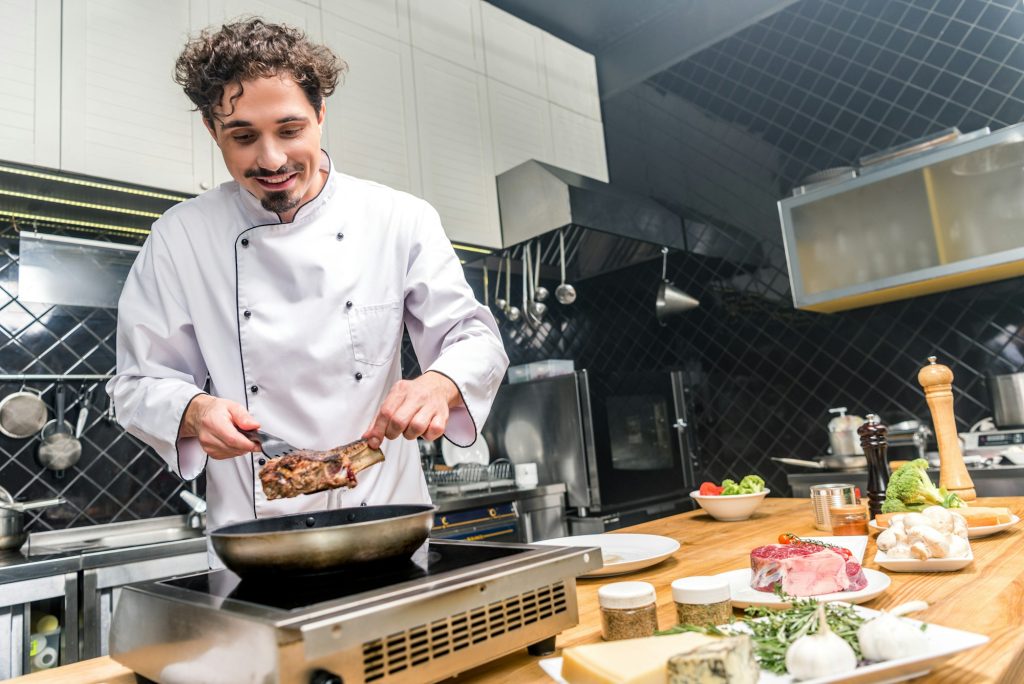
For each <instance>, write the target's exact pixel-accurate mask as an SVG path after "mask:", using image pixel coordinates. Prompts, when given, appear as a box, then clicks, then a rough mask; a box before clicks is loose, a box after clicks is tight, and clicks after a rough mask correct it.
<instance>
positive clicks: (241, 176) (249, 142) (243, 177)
mask: <svg viewBox="0 0 1024 684" xmlns="http://www.w3.org/2000/svg"><path fill="white" fill-rule="evenodd" d="M240 88H241V90H242V96H241V97H239V98H238V99H236V100H234V102H232V101H231V98H232V97H234V95H235V94H237V93H238V91H239V89H240ZM226 112H228V113H227V114H225V113H226ZM213 114H214V122H213V129H212V130H211V131H210V132H211V134H212V135H213V139H214V140H215V141H216V142H217V145H218V146H219V147H220V150H221V153H222V154H223V155H224V163H225V165H227V167H228V172H229V173H230V174H231V177H232V178H234V179H235V180H236V181H238V183H239V184H241V185H242V187H244V188H245V189H246V190H248V191H249V192H251V193H252V194H253V195H254V196H255V197H257V198H258V199H259V200H260V203H261V204H262V205H263V208H264V209H266V210H267V211H272V212H274V213H276V214H280V215H281V220H283V221H290V220H292V218H294V216H295V211H296V209H298V207H299V206H300V205H301V204H303V203H304V202H306V201H308V200H310V199H312V198H313V197H314V196H316V194H317V193H318V192H320V189H321V188H322V187H323V184H324V177H323V176H322V175H321V173H320V125H321V124H322V123H323V117H324V107H323V106H321V108H320V111H319V112H317V111H316V110H314V109H313V106H312V105H311V104H310V103H309V99H308V98H307V97H306V94H305V93H304V92H303V91H302V88H300V87H299V86H298V84H297V83H296V82H295V81H294V80H292V78H291V77H290V76H287V75H284V76H280V77H279V76H271V77H269V78H259V79H255V80H251V81H243V82H242V84H241V86H239V85H238V84H230V85H228V86H226V87H225V88H224V97H223V99H222V100H221V103H220V104H219V105H218V106H217V107H215V108H214V109H213ZM209 127H210V125H209V123H207V128H209Z"/></svg>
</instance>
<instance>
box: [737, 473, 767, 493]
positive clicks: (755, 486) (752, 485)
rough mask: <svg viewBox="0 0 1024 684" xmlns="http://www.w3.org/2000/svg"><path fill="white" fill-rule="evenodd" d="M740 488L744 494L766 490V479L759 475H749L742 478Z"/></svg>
mask: <svg viewBox="0 0 1024 684" xmlns="http://www.w3.org/2000/svg"><path fill="white" fill-rule="evenodd" d="M740 489H741V490H743V493H744V494H757V493H758V492H763V491H764V480H763V479H761V478H760V477H758V476H757V475H747V476H746V477H744V478H743V479H742V480H740Z"/></svg>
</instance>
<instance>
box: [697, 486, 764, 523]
mask: <svg viewBox="0 0 1024 684" xmlns="http://www.w3.org/2000/svg"><path fill="white" fill-rule="evenodd" d="M770 493H771V490H770V489H765V486H764V480H762V479H761V478H760V477H758V476H757V475H747V476H746V477H744V478H743V479H742V480H740V481H739V482H736V481H735V480H722V484H721V485H716V484H715V483H714V482H704V483H703V484H701V486H700V489H699V490H697V491H694V492H690V498H691V499H693V500H694V501H696V502H697V504H698V505H699V506H700V507H701V508H703V509H704V511H705V512H706V513H707V514H708V515H710V516H711V517H712V518H714V519H715V520H721V521H723V522H738V521H740V520H746V519H747V518H749V517H750V516H752V515H753V514H754V511H756V510H757V507H758V506H760V505H761V502H762V501H764V497H766V496H768V494H770Z"/></svg>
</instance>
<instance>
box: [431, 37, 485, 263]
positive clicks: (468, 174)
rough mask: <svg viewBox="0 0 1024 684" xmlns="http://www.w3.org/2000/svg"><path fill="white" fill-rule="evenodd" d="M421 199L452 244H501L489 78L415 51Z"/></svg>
mask: <svg viewBox="0 0 1024 684" xmlns="http://www.w3.org/2000/svg"><path fill="white" fill-rule="evenodd" d="M413 62H414V65H415V77H416V114H417V122H418V125H419V137H420V163H421V166H422V169H423V197H424V198H425V199H426V200H427V201H428V202H430V203H431V204H432V205H434V208H435V209H437V211H438V213H440V214H441V220H442V221H443V223H444V227H445V231H446V232H447V234H448V237H449V238H450V239H451V240H452V241H453V242H468V243H471V244H474V245H481V246H485V247H498V246H500V245H501V227H500V225H499V223H498V195H497V188H496V185H495V179H494V176H495V174H494V160H493V155H492V150H491V127H490V120H489V113H488V109H489V108H488V102H487V79H486V78H485V77H484V76H483V75H482V74H479V73H476V72H474V71H471V70H469V69H464V68H462V67H460V66H458V65H455V64H452V63H451V62H447V61H445V60H443V59H439V58H436V57H434V56H432V55H428V54H426V53H424V52H421V51H419V50H414V54H413Z"/></svg>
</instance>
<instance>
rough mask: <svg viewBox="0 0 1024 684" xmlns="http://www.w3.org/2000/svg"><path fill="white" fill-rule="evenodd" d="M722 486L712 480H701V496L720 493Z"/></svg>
mask: <svg viewBox="0 0 1024 684" xmlns="http://www.w3.org/2000/svg"><path fill="white" fill-rule="evenodd" d="M722 490H723V488H722V487H719V486H718V485H716V484H715V483H714V482H702V483H701V485H700V495H701V496H718V495H719V494H721V493H722Z"/></svg>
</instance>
